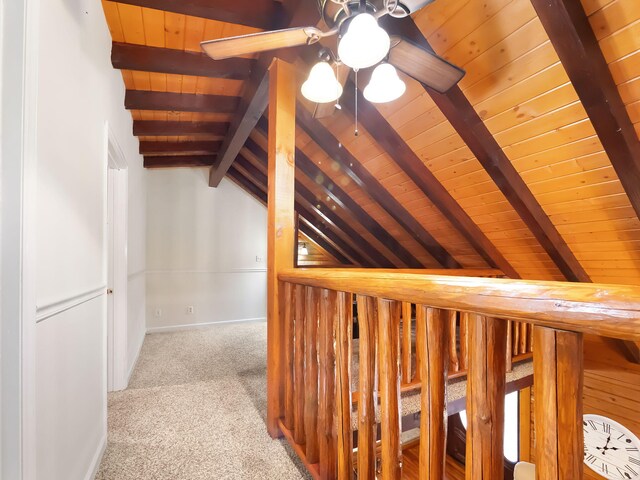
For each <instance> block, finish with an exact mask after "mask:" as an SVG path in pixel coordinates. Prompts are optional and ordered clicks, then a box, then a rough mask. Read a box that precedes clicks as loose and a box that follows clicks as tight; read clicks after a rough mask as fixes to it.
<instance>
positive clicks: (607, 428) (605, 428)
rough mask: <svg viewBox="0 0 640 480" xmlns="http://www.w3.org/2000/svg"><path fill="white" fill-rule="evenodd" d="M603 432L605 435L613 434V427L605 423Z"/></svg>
mask: <svg viewBox="0 0 640 480" xmlns="http://www.w3.org/2000/svg"><path fill="white" fill-rule="evenodd" d="M602 430H603V431H604V433H611V425H609V424H608V423H603V424H602Z"/></svg>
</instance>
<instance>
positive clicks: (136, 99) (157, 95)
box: [124, 90, 239, 113]
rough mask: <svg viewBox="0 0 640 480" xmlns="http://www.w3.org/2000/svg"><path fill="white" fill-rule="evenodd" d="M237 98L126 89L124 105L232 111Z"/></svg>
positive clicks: (196, 110) (148, 107) (185, 109)
mask: <svg viewBox="0 0 640 480" xmlns="http://www.w3.org/2000/svg"><path fill="white" fill-rule="evenodd" d="M238 100H239V98H238V97H231V96H226V95H201V94H194V93H172V92H151V91H146V90H127V92H126V93H125V96H124V106H125V108H126V109H127V110H169V111H176V112H205V113H233V112H235V111H236V109H237V108H238Z"/></svg>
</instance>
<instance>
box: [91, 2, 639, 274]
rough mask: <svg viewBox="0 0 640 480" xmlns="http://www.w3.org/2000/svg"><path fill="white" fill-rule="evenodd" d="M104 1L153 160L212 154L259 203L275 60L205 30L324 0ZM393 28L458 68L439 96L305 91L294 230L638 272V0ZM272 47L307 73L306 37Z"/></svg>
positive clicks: (522, 261) (503, 7) (401, 258)
mask: <svg viewBox="0 0 640 480" xmlns="http://www.w3.org/2000/svg"><path fill="white" fill-rule="evenodd" d="M309 4H311V8H309ZM549 4H551V7H549V6H548V5H549ZM103 7H104V11H105V16H106V19H107V23H108V24H109V28H110V31H111V34H112V37H113V42H114V45H113V52H112V62H113V65H114V67H116V68H120V69H121V71H122V76H123V80H124V83H125V85H126V88H127V94H126V100H125V107H126V108H128V109H129V110H130V111H131V114H132V116H133V119H134V132H133V133H134V134H135V135H138V137H139V139H140V153H142V154H144V156H145V157H144V158H145V160H144V161H145V165H146V166H147V167H164V168H173V167H179V166H211V167H212V174H211V177H212V183H213V184H215V183H216V182H217V181H219V178H221V177H222V176H223V175H226V176H227V177H228V178H230V179H231V180H233V181H235V182H236V183H238V184H239V185H241V186H242V187H243V188H245V189H246V190H247V191H249V192H250V193H251V194H253V195H254V196H256V197H257V198H259V199H261V201H265V200H266V132H267V129H268V124H267V121H266V118H265V117H262V116H261V115H262V113H263V111H264V108H265V106H266V94H265V84H266V80H265V78H266V76H265V71H266V68H267V66H268V62H269V60H270V58H271V56H270V55H267V54H261V55H260V56H256V57H254V58H238V59H232V60H224V61H218V62H215V61H213V60H210V59H209V58H208V57H206V56H204V55H203V54H202V53H201V50H200V45H199V43H200V42H201V41H202V40H208V39H215V38H221V37H227V36H232V35H239V34H244V33H251V32H256V31H261V30H263V29H271V28H276V27H286V26H288V25H307V24H316V23H317V22H318V19H319V15H318V14H317V10H316V9H315V2H311V1H308V2H305V1H295V0H288V1H283V2H282V3H280V2H275V1H273V0H216V1H211V0H193V1H190V2H173V1H169V0H126V1H125V2H112V1H106V0H105V1H103ZM386 27H387V28H388V29H389V30H390V31H393V32H395V33H399V34H401V35H404V36H405V37H407V38H410V39H411V40H413V41H414V42H417V43H422V44H425V45H426V44H428V45H430V46H431V48H433V50H434V51H435V52H436V53H438V54H439V55H441V56H443V57H445V58H446V59H448V60H449V61H451V62H453V63H455V64H457V65H459V66H462V67H463V68H464V69H465V70H466V72H467V73H466V75H465V77H464V78H463V79H462V81H461V82H460V84H459V86H458V87H454V88H453V89H452V90H450V91H449V92H447V93H446V94H438V93H436V92H433V91H430V90H429V89H428V87H425V86H423V85H422V84H420V83H418V82H417V81H415V80H413V79H412V78H410V77H406V76H404V77H403V80H404V81H405V82H406V84H407V92H406V93H405V94H404V96H402V97H401V98H400V99H398V100H396V101H394V102H391V103H389V104H382V105H375V106H374V105H373V104H370V103H368V102H366V101H365V100H364V99H363V98H362V96H361V94H360V92H357V93H355V86H354V84H353V83H352V81H353V79H351V80H350V81H349V82H348V83H347V85H346V88H345V94H344V95H343V97H342V99H341V103H342V105H343V109H342V110H340V111H337V110H336V111H334V112H331V111H329V112H327V111H326V107H325V108H324V111H323V112H322V114H323V115H324V114H326V113H330V115H329V116H324V117H323V118H318V117H319V116H322V115H318V113H319V112H316V106H315V105H309V104H308V103H307V102H306V101H304V100H303V99H302V98H301V97H300V101H299V102H298V112H297V138H296V142H297V143H296V146H297V152H296V154H297V155H296V166H297V170H296V209H297V212H298V214H299V215H300V220H299V228H300V231H301V232H302V233H303V234H305V235H306V236H307V237H308V238H309V239H310V240H311V241H313V242H316V243H318V244H319V245H320V246H321V247H323V248H324V249H325V250H326V251H327V252H328V253H329V254H330V255H331V256H332V257H334V258H335V259H336V260H338V261H340V262H343V263H345V264H354V265H363V266H380V267H411V268H419V267H427V268H437V267H443V266H444V267H456V268H459V267H463V268H486V267H495V268H499V269H501V270H502V271H503V272H505V273H506V274H507V275H509V276H512V277H522V278H528V279H557V280H561V279H565V278H566V279H570V280H578V281H596V282H610V283H631V284H639V283H640V221H639V220H638V214H639V213H640V142H639V141H638V135H639V134H640V2H638V1H637V0H582V4H580V3H579V2H573V1H572V0H551V1H549V0H544V1H543V0H482V1H481V0H436V1H435V2H433V3H431V4H430V5H428V6H426V7H425V8H423V9H422V10H421V11H419V12H417V13H416V14H414V16H413V18H409V19H404V20H402V21H398V20H393V21H389V22H387V25H386ZM305 48H308V50H305ZM279 55H284V56H286V58H287V60H289V61H291V62H293V63H296V64H297V65H298V66H299V71H300V80H301V81H302V80H303V79H304V77H305V76H306V74H307V72H308V68H309V62H310V61H312V59H313V49H312V48H310V47H303V48H299V49H291V50H289V51H284V52H280V53H279ZM356 95H358V118H359V135H358V136H355V135H354V113H355V112H354V102H355V96H356ZM314 113H315V115H314ZM621 180H622V181H621Z"/></svg>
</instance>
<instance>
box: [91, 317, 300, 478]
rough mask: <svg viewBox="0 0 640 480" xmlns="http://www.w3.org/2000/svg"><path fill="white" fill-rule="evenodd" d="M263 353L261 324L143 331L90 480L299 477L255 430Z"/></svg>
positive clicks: (281, 451)
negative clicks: (100, 456)
mask: <svg viewBox="0 0 640 480" xmlns="http://www.w3.org/2000/svg"><path fill="white" fill-rule="evenodd" d="M265 354H266V324H265V323H264V322H245V323H231V324H221V325H217V326H212V327H207V328H201V329H195V330H185V331H179V332H173V333H155V334H149V335H147V336H146V338H145V342H144V345H143V347H142V351H141V354H140V358H139V360H138V363H137V365H136V368H135V370H134V373H133V375H132V378H131V382H130V384H129V388H128V389H127V390H124V391H121V392H114V393H110V394H109V403H108V405H109V412H108V423H109V425H108V432H109V437H108V445H107V450H106V452H105V455H104V458H103V460H102V464H101V465H100V469H99V471H98V473H97V475H96V480H129V479H131V480H134V479H135V480H147V479H154V480H164V479H166V480H169V479H171V480H182V479H183V480H187V479H188V480H196V479H275V478H277V479H282V480H287V479H302V478H308V477H307V476H306V474H305V473H303V472H304V471H303V470H302V467H301V466H300V465H299V463H298V462H297V458H296V457H294V456H293V454H292V453H291V451H290V449H289V447H288V445H287V444H286V443H285V442H278V441H273V440H271V439H270V437H269V436H268V434H267V431H266V428H265V426H264V420H263V416H264V414H265V411H266V377H265V375H266V370H265V365H266V359H265ZM293 458H296V460H293Z"/></svg>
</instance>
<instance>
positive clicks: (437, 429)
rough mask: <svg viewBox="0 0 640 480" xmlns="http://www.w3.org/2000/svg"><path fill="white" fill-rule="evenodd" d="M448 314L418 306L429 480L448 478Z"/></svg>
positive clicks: (424, 468) (422, 470)
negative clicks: (446, 445)
mask: <svg viewBox="0 0 640 480" xmlns="http://www.w3.org/2000/svg"><path fill="white" fill-rule="evenodd" d="M448 320H449V315H448V312H446V311H443V310H439V309H432V308H427V307H426V306H424V305H417V306H416V349H417V350H418V351H419V352H420V354H421V357H422V359H423V361H422V365H421V370H422V371H421V378H422V379H423V380H422V391H421V394H420V407H421V408H420V410H421V412H422V413H421V416H420V465H419V476H420V478H421V479H425V480H442V479H443V478H444V468H445V458H446V449H445V444H446V438H447V404H446V388H447V367H448V365H449V359H448V349H447V345H448V337H449V336H450V335H451V334H452V332H450V330H449V329H450V323H449V321H448Z"/></svg>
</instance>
